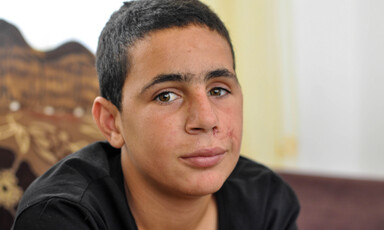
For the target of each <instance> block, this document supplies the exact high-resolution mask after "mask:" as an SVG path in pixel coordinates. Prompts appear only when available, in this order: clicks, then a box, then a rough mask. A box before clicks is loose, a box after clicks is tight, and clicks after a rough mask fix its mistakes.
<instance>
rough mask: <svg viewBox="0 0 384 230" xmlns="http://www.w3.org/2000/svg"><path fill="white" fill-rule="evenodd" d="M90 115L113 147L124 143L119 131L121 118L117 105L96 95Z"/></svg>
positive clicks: (118, 146)
mask: <svg viewBox="0 0 384 230" xmlns="http://www.w3.org/2000/svg"><path fill="white" fill-rule="evenodd" d="M92 115H93V119H94V120H95V122H96V124H97V126H98V127H99V130H100V131H101V133H102V134H103V135H104V137H105V138H106V139H107V140H108V142H109V143H110V144H111V145H112V146H113V147H115V148H121V147H122V146H123V145H124V138H123V135H122V133H121V132H120V127H121V120H120V112H119V110H118V109H117V107H116V106H115V105H114V104H112V103H111V102H110V101H108V100H107V99H105V98H103V97H97V98H96V99H95V101H94V102H93V107H92Z"/></svg>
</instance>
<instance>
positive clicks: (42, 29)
mask: <svg viewBox="0 0 384 230" xmlns="http://www.w3.org/2000/svg"><path fill="white" fill-rule="evenodd" d="M123 2H124V0H108V1H92V0H66V1H55V0H54V1H52V0H33V1H30V0H17V1H15V0H0V18H2V19H5V20H6V21H8V22H10V23H12V24H14V25H16V26H17V27H18V28H19V29H20V30H21V32H22V34H23V36H24V37H25V39H26V40H27V42H28V43H29V44H30V45H32V46H33V48H35V49H38V50H49V49H54V48H56V47H57V46H59V45H61V44H63V43H64V42H66V41H69V40H75V41H78V42H80V43H82V44H83V45H85V46H86V47H87V48H88V49H90V50H91V51H92V52H95V51H96V47H97V41H98V37H99V34H100V32H101V29H102V28H103V27H104V25H105V23H106V22H107V20H108V19H109V17H110V15H111V14H112V13H113V12H114V11H115V10H117V9H119V7H120V6H121V5H122V3H123Z"/></svg>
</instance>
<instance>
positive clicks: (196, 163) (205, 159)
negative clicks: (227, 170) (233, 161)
mask: <svg viewBox="0 0 384 230" xmlns="http://www.w3.org/2000/svg"><path fill="white" fill-rule="evenodd" d="M225 153H226V151H225V150H224V149H222V148H219V147H216V148H205V149H200V150H198V151H195V152H192V153H188V154H185V155H183V156H181V157H180V159H181V161H183V162H184V163H185V164H187V165H189V166H191V167H193V168H210V167H213V166H215V165H218V164H219V163H220V162H221V160H222V159H223V158H224V156H225Z"/></svg>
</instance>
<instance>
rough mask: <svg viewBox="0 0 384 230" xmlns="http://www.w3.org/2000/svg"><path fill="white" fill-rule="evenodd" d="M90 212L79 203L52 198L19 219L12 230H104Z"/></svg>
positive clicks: (27, 210) (29, 210) (35, 206)
mask: <svg viewBox="0 0 384 230" xmlns="http://www.w3.org/2000/svg"><path fill="white" fill-rule="evenodd" d="M98 223H102V222H101V221H95V219H94V218H93V216H92V215H91V214H90V213H89V212H88V210H87V209H86V208H84V207H82V206H81V205H80V204H78V203H77V202H73V201H70V200H66V199H63V198H50V199H47V200H44V201H41V202H38V203H36V204H34V205H33V206H31V207H29V208H28V209H26V210H24V212H23V214H22V215H20V216H18V217H17V221H16V222H15V223H14V226H13V228H12V230H19V229H20V230H21V229H36V230H37V229H39V230H44V229H47V230H48V229H58V230H60V229H63V230H64V229H84V230H86V229H103V227H102V226H98Z"/></svg>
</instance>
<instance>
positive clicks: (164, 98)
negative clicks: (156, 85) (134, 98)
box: [158, 92, 171, 102]
mask: <svg viewBox="0 0 384 230" xmlns="http://www.w3.org/2000/svg"><path fill="white" fill-rule="evenodd" d="M158 97H159V101H163V102H167V101H169V100H170V99H171V96H170V95H169V93H168V92H167V93H162V94H160V95H159V96H158Z"/></svg>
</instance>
